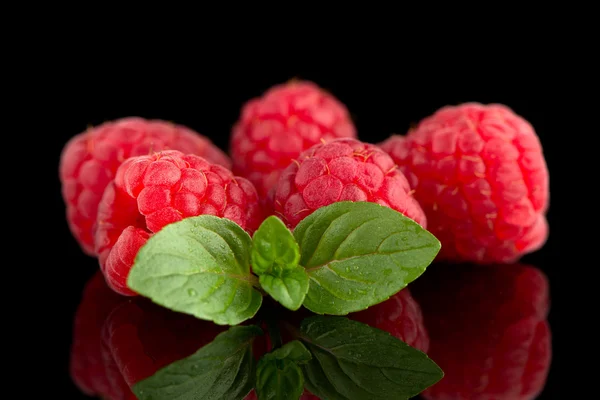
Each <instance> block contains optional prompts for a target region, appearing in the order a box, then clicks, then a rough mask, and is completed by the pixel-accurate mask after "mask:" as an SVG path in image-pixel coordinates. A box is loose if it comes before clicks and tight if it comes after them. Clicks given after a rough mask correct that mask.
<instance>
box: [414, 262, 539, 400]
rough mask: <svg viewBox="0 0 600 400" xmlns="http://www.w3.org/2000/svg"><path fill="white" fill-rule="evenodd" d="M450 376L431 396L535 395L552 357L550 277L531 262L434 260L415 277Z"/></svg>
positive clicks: (457, 399)
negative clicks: (477, 263) (483, 263)
mask: <svg viewBox="0 0 600 400" xmlns="http://www.w3.org/2000/svg"><path fill="white" fill-rule="evenodd" d="M411 289H412V293H413V296H414V297H415V299H416V300H417V301H418V302H419V304H420V305H421V308H422V311H423V315H424V319H425V326H426V327H427V330H428V333H429V337H430V347H429V351H428V355H429V357H430V358H432V359H433V360H434V361H435V362H436V363H437V364H438V365H439V366H440V367H441V368H442V370H443V371H444V373H445V376H444V378H443V379H442V380H441V381H440V382H438V383H437V384H436V385H434V386H432V387H431V388H429V389H428V390H426V391H425V392H424V393H423V394H422V396H423V397H424V398H425V399H428V400H450V399H452V400H462V399H465V400H466V399H469V400H486V399H489V400H492V399H493V400H509V399H510V400H526V399H534V398H535V397H536V396H537V395H538V394H539V393H540V392H541V390H542V389H543V387H544V384H545V382H546V378H547V374H548V370H549V366H550V361H551V347H550V339H551V338H550V330H549V326H548V322H547V320H546V317H547V314H548V310H549V297H548V293H549V288H548V281H547V278H546V276H545V275H544V274H543V272H542V271H541V270H539V269H537V268H533V267H530V266H525V265H518V264H517V265H496V266H487V267H481V266H469V265H448V266H438V265H433V266H431V267H430V269H429V270H428V271H427V273H426V274H425V275H424V276H423V278H422V279H418V280H417V281H415V282H414V284H411Z"/></svg>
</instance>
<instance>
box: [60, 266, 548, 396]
mask: <svg viewBox="0 0 600 400" xmlns="http://www.w3.org/2000/svg"><path fill="white" fill-rule="evenodd" d="M409 287H410V289H411V292H412V294H413V297H414V299H415V300H416V301H417V303H418V304H419V305H420V307H421V309H422V314H423V319H424V322H425V328H426V329H427V332H428V334H429V338H430V346H429V350H428V352H427V353H428V355H429V356H430V357H431V358H432V359H433V360H434V361H436V362H437V363H438V365H440V367H442V369H443V370H444V371H445V377H444V378H443V379H442V380H441V381H440V382H439V383H438V384H436V385H435V386H433V387H431V388H430V389H428V390H427V391H426V392H425V393H423V395H422V396H423V398H424V399H428V400H438V399H440V400H444V399H457V400H461V399H481V400H483V399H507V400H508V399H511V400H512V399H515V400H526V399H534V398H542V397H537V396H538V395H539V394H541V393H542V392H543V389H544V387H545V384H546V381H547V377H548V373H549V370H550V366H551V362H552V349H551V337H552V335H551V327H550V325H549V324H548V321H547V316H548V312H549V310H550V303H549V293H550V288H549V285H548V280H547V277H546V275H545V274H544V273H543V272H542V270H541V269H539V268H536V267H533V266H529V265H524V264H515V265H495V266H486V267H481V266H472V265H450V264H434V265H432V266H431V267H430V269H429V270H428V271H427V272H426V273H425V274H424V275H423V276H422V277H421V278H420V279H418V280H417V281H415V282H414V283H413V284H411V285H409ZM388 308H389V307H388ZM399 311H401V310H399ZM389 312H393V310H389ZM363 313H364V312H363ZM283 315H288V316H289V312H287V313H284V314H283ZM293 322H294V323H297V321H293ZM224 330H225V328H224V327H221V326H217V325H214V324H212V323H210V322H206V321H201V320H198V319H195V318H193V317H191V316H188V315H184V314H179V313H175V312H172V311H169V310H166V309H164V308H161V307H159V306H156V305H154V304H152V303H151V302H149V301H148V300H147V299H144V298H142V297H137V298H128V297H125V296H120V295H118V294H116V293H114V292H113V291H112V290H110V288H109V287H108V286H107V285H106V283H105V282H104V280H103V277H102V274H101V273H100V272H98V273H96V274H95V275H93V277H92V278H91V279H89V281H88V282H87V283H86V285H85V289H84V291H83V294H82V297H81V300H80V302H79V305H78V307H77V311H76V314H75V318H74V320H73V338H72V339H73V341H72V347H71V349H70V359H69V360H70V361H69V363H70V378H71V380H72V382H73V385H74V386H75V387H76V388H77V389H78V390H79V392H80V394H81V396H82V398H83V396H84V395H86V396H89V397H101V398H104V399H107V400H112V399H114V400H118V399H134V398H135V396H134V395H133V393H132V392H131V387H132V386H133V385H134V384H136V383H137V382H139V381H140V380H142V379H144V378H147V377H149V376H151V375H152V374H153V373H155V372H156V371H157V370H159V369H160V368H162V367H165V366H166V365H168V364H170V363H172V362H174V361H176V360H179V359H182V358H184V357H187V356H189V355H191V354H193V353H194V352H195V351H196V350H198V349H199V348H201V347H202V346H204V345H206V344H208V343H209V342H211V341H212V340H213V339H214V337H215V336H216V335H217V334H218V333H220V332H222V331H224ZM265 348H266V343H264V342H262V341H259V342H257V343H255V347H254V349H255V357H258V355H260V354H262V353H263V352H264V349H265Z"/></svg>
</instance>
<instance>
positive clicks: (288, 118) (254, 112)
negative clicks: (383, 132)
mask: <svg viewBox="0 0 600 400" xmlns="http://www.w3.org/2000/svg"><path fill="white" fill-rule="evenodd" d="M339 137H356V130H355V128H354V124H353V123H352V120H351V118H350V116H349V113H348V110H347V109H346V107H345V106H344V105H343V104H342V103H340V102H339V101H338V100H337V99H336V98H335V97H333V96H332V95H330V94H329V93H327V92H325V91H324V90H322V89H321V88H319V87H318V86H317V85H315V84H314V83H312V82H304V81H291V82H289V83H286V84H281V85H277V86H274V87H272V88H271V89H270V90H268V91H267V92H266V93H265V94H264V95H263V96H262V97H261V98H257V99H252V100H250V101H249V102H247V103H246V104H245V105H244V107H243V108H242V112H241V116H240V120H239V121H238V122H237V123H236V125H235V126H234V128H233V133H232V137H231V155H232V159H233V172H234V173H235V174H236V175H240V176H243V177H245V178H248V179H249V180H250V181H251V182H252V183H253V184H254V185H255V186H256V189H257V190H258V193H259V195H260V196H261V197H264V196H266V195H267V193H268V191H269V189H270V188H271V187H273V186H274V185H275V184H276V183H277V179H278V178H279V175H280V173H281V171H282V170H283V169H284V168H286V167H287V166H288V165H289V164H290V162H292V160H293V159H295V158H296V157H298V156H299V155H300V153H302V152H303V151H304V150H306V149H308V148H309V147H311V146H313V145H314V144H317V143H319V142H320V141H321V140H331V139H334V138H339Z"/></svg>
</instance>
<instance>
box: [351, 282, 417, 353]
mask: <svg viewBox="0 0 600 400" xmlns="http://www.w3.org/2000/svg"><path fill="white" fill-rule="evenodd" d="M348 317H349V318H350V319H353V320H356V321H359V322H362V323H363V324H367V325H370V326H372V327H374V328H378V329H381V330H384V331H386V332H389V333H391V334H392V335H393V336H395V337H397V338H398V339H400V340H402V341H403V342H404V343H406V344H408V345H409V346H411V347H414V348H416V349H419V350H421V351H422V352H424V353H427V350H429V335H428V334H427V329H425V325H424V323H423V314H422V312H421V307H420V306H419V303H417V302H416V301H415V299H414V298H413V297H412V295H411V293H410V291H409V290H408V288H404V289H402V290H401V291H399V292H398V293H396V294H395V295H394V296H392V297H390V298H389V299H388V300H386V301H384V302H382V303H379V304H376V305H374V306H372V307H369V308H368V309H366V310H364V311H359V312H356V313H352V314H349V315H348Z"/></svg>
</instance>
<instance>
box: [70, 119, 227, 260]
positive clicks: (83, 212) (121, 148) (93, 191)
mask: <svg viewBox="0 0 600 400" xmlns="http://www.w3.org/2000/svg"><path fill="white" fill-rule="evenodd" d="M169 149H171V150H180V151H182V152H184V153H189V154H196V155H199V156H202V157H204V158H206V159H207V160H208V161H210V162H212V163H216V164H220V165H223V166H224V167H227V168H229V167H230V166H231V162H230V160H229V158H228V157H227V156H226V155H225V154H224V153H223V152H222V151H221V150H220V149H219V148H218V147H216V146H215V145H214V144H212V143H211V141H210V140H208V139H207V138H206V137H204V136H201V135H200V134H198V133H196V132H194V131H192V130H191V129H189V128H186V127H184V126H181V125H175V124H172V123H169V122H165V121H158V120H145V119H142V118H137V117H131V118H123V119H120V120H116V121H110V122H106V123H104V124H102V125H99V126H97V127H95V128H91V129H89V130H88V131H87V132H84V133H81V134H79V135H77V136H75V137H73V138H72V139H71V140H70V141H69V142H68V143H67V144H66V145H65V147H64V148H63V151H62V154H61V158H60V180H61V182H62V194H63V198H64V200H65V203H66V208H67V221H68V223H69V228H70V229H71V232H72V233H73V235H74V236H75V239H76V240H77V242H78V243H79V244H80V246H81V248H82V250H83V251H85V252H86V253H87V254H89V255H92V256H94V255H95V253H94V234H93V230H94V223H95V222H96V212H97V209H98V203H99V202H100V198H101V197H102V193H104V189H105V188H106V185H108V182H110V180H111V179H113V178H114V176H115V172H116V171H117V168H118V167H119V165H120V164H121V162H123V161H124V160H125V159H127V158H129V157H133V156H140V155H145V154H149V153H150V152H152V151H162V150H169Z"/></svg>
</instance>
